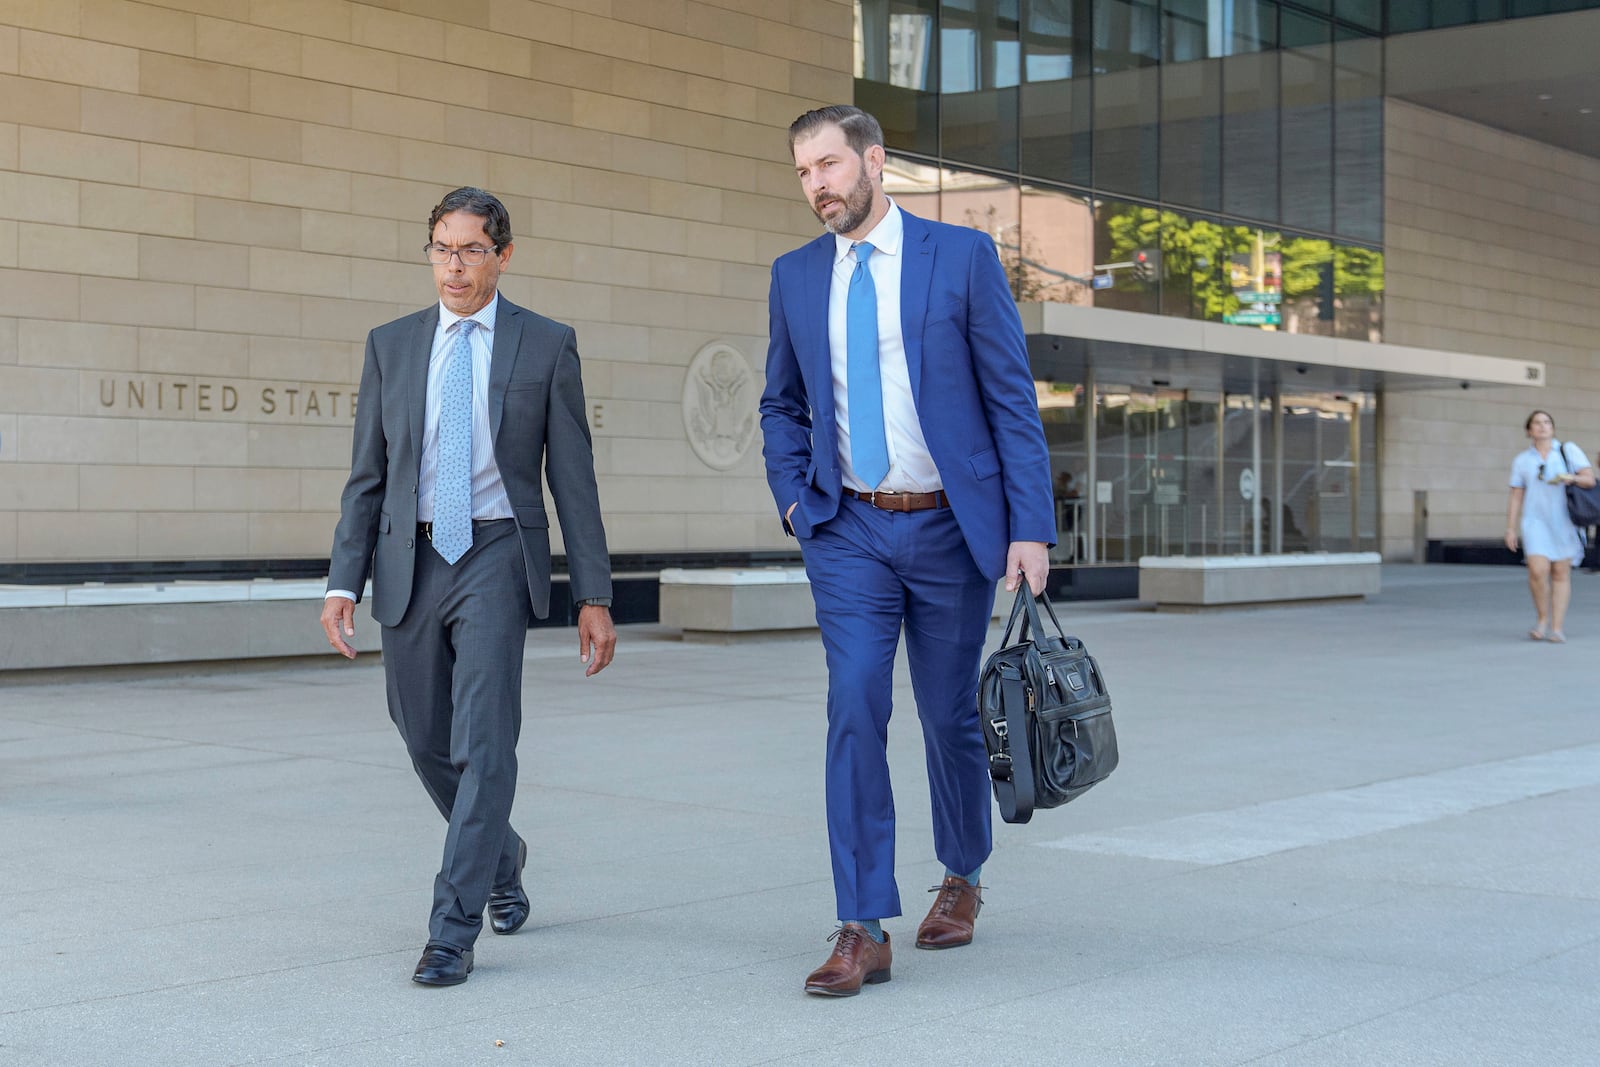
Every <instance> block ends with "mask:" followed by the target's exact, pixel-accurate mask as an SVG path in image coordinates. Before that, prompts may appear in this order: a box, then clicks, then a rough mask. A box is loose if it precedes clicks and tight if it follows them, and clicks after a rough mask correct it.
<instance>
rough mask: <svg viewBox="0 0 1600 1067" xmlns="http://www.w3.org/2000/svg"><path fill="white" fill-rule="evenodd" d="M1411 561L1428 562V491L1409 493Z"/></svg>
mask: <svg viewBox="0 0 1600 1067" xmlns="http://www.w3.org/2000/svg"><path fill="white" fill-rule="evenodd" d="M1411 562H1413V563H1426V562H1428V491H1427V490H1426V489H1417V490H1415V491H1413V492H1412V494H1411Z"/></svg>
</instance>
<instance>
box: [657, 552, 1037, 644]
mask: <svg viewBox="0 0 1600 1067" xmlns="http://www.w3.org/2000/svg"><path fill="white" fill-rule="evenodd" d="M660 582H661V609H660V616H659V617H660V620H661V624H662V625H663V626H672V627H676V628H678V629H680V630H682V631H683V638H684V640H686V641H730V640H735V639H737V638H738V637H741V636H743V637H750V636H761V635H765V634H774V633H787V632H792V631H794V630H814V629H816V628H817V610H816V604H815V602H814V601H813V600H812V599H811V582H810V581H808V580H807V579H806V570H805V568H804V567H745V568H738V567H710V568H706V569H704V570H690V569H687V568H683V567H669V568H667V569H666V570H663V571H662V572H661V577H660ZM995 591H996V594H997V595H996V597H995V602H994V609H993V611H992V617H994V618H999V617H1000V616H1001V615H1002V614H1004V613H1009V612H1010V611H1011V602H1012V600H1013V598H1014V597H1015V596H1016V594H1015V593H1007V592H1005V583H1004V582H1003V581H1002V582H999V583H997V584H996V586H995Z"/></svg>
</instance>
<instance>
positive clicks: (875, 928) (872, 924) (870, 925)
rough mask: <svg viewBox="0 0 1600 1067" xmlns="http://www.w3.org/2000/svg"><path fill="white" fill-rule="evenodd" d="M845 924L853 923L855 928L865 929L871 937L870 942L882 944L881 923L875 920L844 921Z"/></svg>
mask: <svg viewBox="0 0 1600 1067" xmlns="http://www.w3.org/2000/svg"><path fill="white" fill-rule="evenodd" d="M845 922H852V923H855V924H856V925H857V926H864V927H866V930H867V933H869V934H871V935H872V940H874V941H876V942H877V943H878V944H880V945H881V944H883V923H881V922H880V921H878V920H877V919H846V920H845Z"/></svg>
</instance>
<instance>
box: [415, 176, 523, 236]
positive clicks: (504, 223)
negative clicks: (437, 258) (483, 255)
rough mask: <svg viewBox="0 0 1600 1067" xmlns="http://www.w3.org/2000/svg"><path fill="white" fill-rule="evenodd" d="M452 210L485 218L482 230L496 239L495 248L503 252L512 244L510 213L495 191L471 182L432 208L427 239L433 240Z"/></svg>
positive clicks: (449, 194) (450, 193) (452, 191)
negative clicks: (489, 190) (488, 190)
mask: <svg viewBox="0 0 1600 1067" xmlns="http://www.w3.org/2000/svg"><path fill="white" fill-rule="evenodd" d="M452 211H465V212H466V213H467V214H469V215H477V216H478V217H479V218H481V219H483V220H484V223H483V232H484V233H486V234H488V235H489V240H491V241H493V242H494V250H495V251H496V252H503V251H504V250H505V247H506V245H508V244H510V243H511V215H510V213H509V212H507V211H506V206H505V205H504V204H502V203H501V202H500V200H499V198H497V197H496V196H495V195H494V194H493V193H486V192H484V191H483V190H482V189H476V188H474V187H472V186H470V185H463V186H462V187H461V188H459V189H453V190H451V191H450V192H448V193H446V194H444V199H443V200H441V201H439V202H438V203H437V204H435V205H434V207H433V214H431V215H429V216H428V240H430V241H432V240H433V230H434V227H436V226H438V225H439V220H440V219H442V218H444V217H445V216H446V215H448V214H450V213H451V212H452Z"/></svg>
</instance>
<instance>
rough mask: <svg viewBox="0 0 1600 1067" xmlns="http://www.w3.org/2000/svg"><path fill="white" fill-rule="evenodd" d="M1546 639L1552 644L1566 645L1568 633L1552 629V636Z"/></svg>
mask: <svg viewBox="0 0 1600 1067" xmlns="http://www.w3.org/2000/svg"><path fill="white" fill-rule="evenodd" d="M1545 640H1546V641H1549V642H1550V643H1551V644H1552V645H1564V644H1566V643H1567V635H1566V634H1564V633H1562V632H1561V631H1560V630H1551V631H1550V636H1549V637H1546V638H1545Z"/></svg>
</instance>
